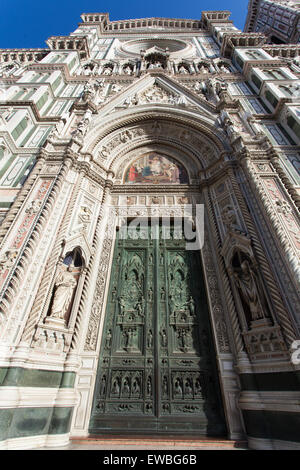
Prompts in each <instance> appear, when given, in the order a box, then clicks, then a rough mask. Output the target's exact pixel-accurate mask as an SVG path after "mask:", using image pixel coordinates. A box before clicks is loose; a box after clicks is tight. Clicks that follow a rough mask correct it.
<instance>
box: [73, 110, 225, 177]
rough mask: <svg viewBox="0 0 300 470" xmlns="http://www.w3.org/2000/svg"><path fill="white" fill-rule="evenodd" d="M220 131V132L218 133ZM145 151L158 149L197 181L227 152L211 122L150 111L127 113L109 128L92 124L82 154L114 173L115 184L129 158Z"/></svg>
mask: <svg viewBox="0 0 300 470" xmlns="http://www.w3.org/2000/svg"><path fill="white" fill-rule="evenodd" d="M218 134H220V135H218ZM142 149H144V150H145V151H153V150H155V151H161V152H163V153H164V154H165V155H167V156H169V157H171V158H173V159H175V160H178V161H179V162H180V163H181V164H183V165H184V167H185V168H186V170H187V172H188V174H189V181H190V183H197V182H198V180H199V175H200V172H201V170H205V169H207V168H208V167H210V166H212V165H214V164H215V163H216V162H217V161H218V160H219V159H220V157H221V156H222V155H224V154H229V153H230V147H229V145H228V143H227V141H226V138H225V137H224V136H223V135H222V133H221V132H220V131H217V130H216V128H214V127H213V126H212V125H210V126H208V125H207V123H205V124H203V122H201V121H200V120H199V118H197V122H195V120H191V119H187V118H186V116H182V117H180V118H179V119H178V118H177V119H174V115H172V114H169V113H168V115H165V114H164V113H155V112H153V113H151V115H149V114H148V115H147V114H144V115H142V116H141V115H140V116H128V117H127V119H120V120H119V122H116V123H115V124H114V125H111V126H110V128H108V129H104V130H103V123H102V125H101V124H100V125H97V126H95V125H94V126H93V129H91V131H90V132H89V133H88V134H87V136H86V140H85V144H84V146H83V148H82V150H81V152H82V153H88V154H90V155H92V157H93V160H94V161H95V162H97V163H98V164H99V165H100V166H101V167H102V168H103V169H105V170H106V171H109V172H112V173H113V174H114V175H115V178H116V181H115V182H116V183H118V184H120V183H121V182H122V181H123V179H122V177H123V174H122V171H123V170H124V168H125V167H126V164H128V163H129V162H130V158H134V156H137V155H141V154H142V153H143V150H142Z"/></svg>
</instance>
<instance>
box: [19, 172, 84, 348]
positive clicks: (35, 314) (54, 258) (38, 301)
mask: <svg viewBox="0 0 300 470" xmlns="http://www.w3.org/2000/svg"><path fill="white" fill-rule="evenodd" d="M84 174H85V170H84V171H83V170H81V171H80V174H79V178H78V180H77V182H76V185H75V188H74V189H73V192H72V195H71V198H70V201H69V204H68V206H67V209H66V212H65V214H64V217H63V220H62V222H61V225H60V227H59V230H58V235H57V237H56V241H55V245H54V248H53V250H52V252H51V255H50V256H49V259H48V263H47V266H46V269H45V272H44V275H43V279H42V281H41V284H40V286H39V289H38V294H37V296H36V298H35V301H34V304H33V307H32V309H31V312H30V315H29V318H28V320H27V323H26V326H25V329H24V331H23V335H22V338H21V342H28V341H30V339H31V337H32V335H33V332H34V328H35V325H36V324H37V322H38V320H39V317H40V314H41V312H42V311H43V308H44V306H45V303H47V297H48V296H47V294H48V295H49V291H50V289H49V287H50V286H51V285H52V280H53V277H54V274H55V271H56V266H57V263H58V260H59V255H60V253H61V249H62V244H63V240H64V237H65V236H66V230H67V228H68V225H69V222H70V219H71V216H72V214H73V210H74V206H75V203H76V200H77V197H78V194H79V191H80V188H81V183H82V180H83V177H84Z"/></svg>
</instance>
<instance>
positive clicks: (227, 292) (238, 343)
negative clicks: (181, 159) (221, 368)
mask: <svg viewBox="0 0 300 470" xmlns="http://www.w3.org/2000/svg"><path fill="white" fill-rule="evenodd" d="M204 197H205V203H206V204H207V208H208V211H207V213H208V218H209V223H210V227H211V232H212V235H213V238H214V246H215V247H216V256H217V259H218V266H219V268H220V274H221V279H222V282H223V287H224V291H223V292H224V297H225V300H226V306H227V309H228V312H229V315H230V325H231V330H232V333H233V338H234V343H235V349H236V353H237V356H239V355H240V354H241V353H243V352H244V344H243V339H242V336H241V329H240V325H239V319H238V316H237V314H236V308H235V304H234V299H233V295H232V291H231V286H230V281H229V279H228V274H227V271H226V268H225V263H224V260H223V258H222V256H221V254H220V252H221V248H222V243H221V239H220V236H219V232H218V226H217V222H216V220H215V216H214V210H213V205H212V201H211V197H210V195H209V191H208V189H207V188H205V189H204Z"/></svg>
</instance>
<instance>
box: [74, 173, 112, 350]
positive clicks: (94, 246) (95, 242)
mask: <svg viewBox="0 0 300 470" xmlns="http://www.w3.org/2000/svg"><path fill="white" fill-rule="evenodd" d="M110 191H111V182H107V183H106V185H105V187H104V190H103V195H102V200H101V207H100V212H99V216H98V220H97V226H96V230H95V234H94V238H93V243H92V255H91V259H90V262H89V265H88V267H87V272H86V276H85V279H84V284H83V288H82V294H81V299H80V304H79V308H78V313H77V317H76V323H75V326H74V333H73V337H72V341H71V347H70V349H71V350H75V349H76V348H77V347H78V344H79V341H80V326H81V323H82V317H83V314H84V312H85V307H86V304H87V300H88V295H89V293H90V285H91V274H92V272H93V269H94V265H95V258H96V256H97V253H98V251H99V249H101V246H100V245H101V237H100V231H101V225H102V221H103V215H104V206H105V204H106V203H107V199H108V196H109V194H110Z"/></svg>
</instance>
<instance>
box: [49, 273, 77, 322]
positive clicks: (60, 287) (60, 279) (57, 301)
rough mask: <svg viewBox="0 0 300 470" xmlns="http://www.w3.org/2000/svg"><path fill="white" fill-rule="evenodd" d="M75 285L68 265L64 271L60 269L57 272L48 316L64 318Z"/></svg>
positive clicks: (75, 282)
mask: <svg viewBox="0 0 300 470" xmlns="http://www.w3.org/2000/svg"><path fill="white" fill-rule="evenodd" d="M76 285H77V281H76V280H75V278H74V276H73V274H72V268H71V267H70V266H68V268H67V270H66V271H61V272H60V273H59V274H58V276H57V278H56V280H55V292H54V299H53V304H52V308H51V312H50V317H52V318H59V319H61V320H63V319H64V318H65V314H66V312H67V310H68V308H69V305H70V302H71V299H72V295H73V292H74V289H75V287H76Z"/></svg>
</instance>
